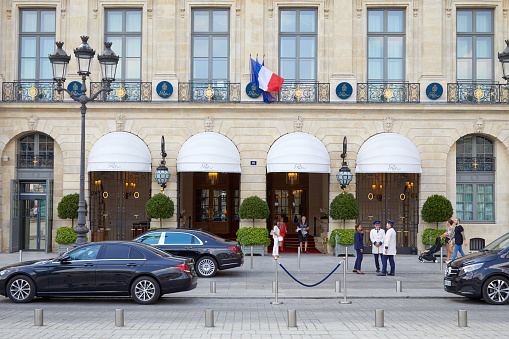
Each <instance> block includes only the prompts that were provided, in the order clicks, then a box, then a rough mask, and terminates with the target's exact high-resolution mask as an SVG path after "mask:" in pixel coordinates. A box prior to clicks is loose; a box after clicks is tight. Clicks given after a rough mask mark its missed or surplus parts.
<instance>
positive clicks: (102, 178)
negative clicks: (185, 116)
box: [87, 132, 152, 241]
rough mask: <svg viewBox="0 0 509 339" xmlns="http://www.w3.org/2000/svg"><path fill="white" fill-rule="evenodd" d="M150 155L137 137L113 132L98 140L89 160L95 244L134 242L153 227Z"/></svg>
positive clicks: (91, 221)
mask: <svg viewBox="0 0 509 339" xmlns="http://www.w3.org/2000/svg"><path fill="white" fill-rule="evenodd" d="M151 162H152V161H151V155H150V151H149V149H148V147H147V145H146V144H145V143H144V142H143V140H141V139H140V138H139V137H137V136H136V135H134V134H131V133H127V132H112V133H109V134H106V135H105V136H103V137H102V138H101V139H99V140H98V141H97V142H96V143H95V144H94V146H93V147H92V150H91V151H90V155H89V157H88V168H87V171H88V172H89V187H90V206H89V218H90V230H91V235H92V241H103V240H132V239H133V238H135V237H137V236H138V235H140V234H143V233H145V232H146V231H147V230H148V228H149V227H150V223H149V219H148V218H147V216H146V213H145V204H146V202H147V200H148V199H149V198H150V193H151V192H150V191H151V190H150V187H151V186H150V182H151V172H152V166H151Z"/></svg>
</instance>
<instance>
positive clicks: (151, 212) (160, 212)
mask: <svg viewBox="0 0 509 339" xmlns="http://www.w3.org/2000/svg"><path fill="white" fill-rule="evenodd" d="M145 209H146V212H147V217H149V218H157V219H159V228H162V227H163V219H168V218H171V217H172V216H173V213H174V212H175V205H174V204H173V201H172V200H171V199H170V198H169V197H167V196H166V195H164V194H162V193H158V194H156V195H154V196H153V197H152V198H150V199H148V201H147V203H146V204H145Z"/></svg>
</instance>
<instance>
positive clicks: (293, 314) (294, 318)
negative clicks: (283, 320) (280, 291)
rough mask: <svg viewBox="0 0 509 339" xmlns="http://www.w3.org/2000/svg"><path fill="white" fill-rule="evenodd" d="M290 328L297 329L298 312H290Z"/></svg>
mask: <svg viewBox="0 0 509 339" xmlns="http://www.w3.org/2000/svg"><path fill="white" fill-rule="evenodd" d="M288 327H297V311H296V310H288Z"/></svg>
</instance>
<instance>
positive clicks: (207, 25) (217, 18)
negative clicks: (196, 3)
mask: <svg viewBox="0 0 509 339" xmlns="http://www.w3.org/2000/svg"><path fill="white" fill-rule="evenodd" d="M229 15H230V12H229V11H228V10H224V9H196V10H193V14H192V18H193V22H192V32H191V45H192V72H191V77H192V81H195V82H213V83H220V82H227V81H228V78H229V68H230V66H229V63H230V59H229V55H230V32H229V30H230V18H229Z"/></svg>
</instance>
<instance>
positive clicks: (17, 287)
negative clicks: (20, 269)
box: [7, 275, 35, 303]
mask: <svg viewBox="0 0 509 339" xmlns="http://www.w3.org/2000/svg"><path fill="white" fill-rule="evenodd" d="M7 296H8V297H9V299H11V301H13V302H15V303H28V302H30V301H32V299H33V298H34V296H35V284H34V282H33V281H32V279H30V278H29V277H25V276H22V275H18V276H16V277H14V278H12V279H11V280H9V282H8V283H7Z"/></svg>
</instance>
